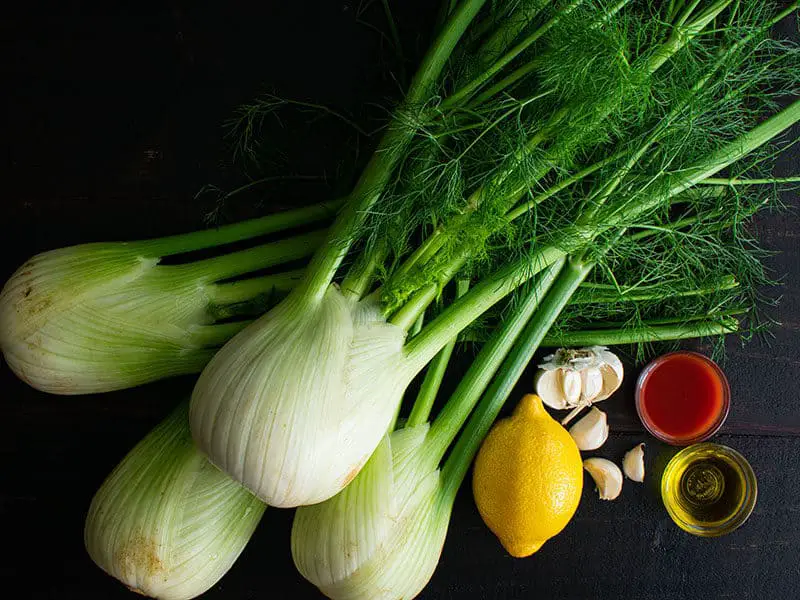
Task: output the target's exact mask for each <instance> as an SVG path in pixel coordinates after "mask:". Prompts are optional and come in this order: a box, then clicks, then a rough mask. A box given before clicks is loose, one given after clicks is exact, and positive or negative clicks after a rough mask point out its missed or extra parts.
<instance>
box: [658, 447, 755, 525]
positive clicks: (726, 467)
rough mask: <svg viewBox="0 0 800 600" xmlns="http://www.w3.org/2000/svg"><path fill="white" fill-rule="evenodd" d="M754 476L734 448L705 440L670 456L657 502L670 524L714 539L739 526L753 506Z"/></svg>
mask: <svg viewBox="0 0 800 600" xmlns="http://www.w3.org/2000/svg"><path fill="white" fill-rule="evenodd" d="M757 493H758V490H757V485H756V476H755V473H753V469H752V467H751V466H750V463H748V462H747V460H746V459H745V458H744V456H742V455H741V454H739V453H738V452H737V451H736V450H734V449H733V448H728V447H727V446H723V445H720V444H714V443H710V442H705V443H701V444H694V445H692V446H688V447H687V448H684V449H683V450H681V451H680V452H678V453H677V454H676V455H675V456H673V457H672V460H670V461H669V464H667V467H666V469H665V470H664V474H663V475H662V476H661V498H662V500H663V501H664V506H665V507H666V508H667V512H668V513H669V516H670V517H672V520H673V521H675V523H676V524H677V525H678V527H680V528H681V529H683V530H684V531H688V532H689V533H691V534H694V535H699V536H702V537H714V536H720V535H725V534H726V533H730V532H731V531H733V530H734V529H736V528H737V527H739V526H740V525H742V524H743V523H744V522H745V521H746V520H747V518H748V517H749V516H750V513H752V512H753V507H755V504H756V496H757Z"/></svg>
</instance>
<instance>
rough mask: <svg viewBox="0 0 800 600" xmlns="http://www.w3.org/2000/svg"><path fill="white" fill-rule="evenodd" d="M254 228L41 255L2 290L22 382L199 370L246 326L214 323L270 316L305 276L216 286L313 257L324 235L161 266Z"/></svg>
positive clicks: (2, 339) (1, 330)
mask: <svg viewBox="0 0 800 600" xmlns="http://www.w3.org/2000/svg"><path fill="white" fill-rule="evenodd" d="M270 218H271V219H273V220H274V218H275V217H274V216H272V217H270ZM267 222H269V221H267ZM248 223H250V222H244V223H242V224H238V225H234V226H230V228H229V229H224V228H223V229H220V230H216V231H211V232H205V231H201V232H196V233H194V234H186V235H183V236H175V237H173V238H163V239H162V240H153V241H144V242H132V243H124V242H112V243H92V244H83V245H79V246H73V247H69V248H62V249H58V250H52V251H49V252H44V253H42V254H38V255H36V256H34V257H32V258H31V259H29V260H28V261H27V262H25V263H24V264H23V265H22V266H21V267H20V268H19V269H18V270H17V271H16V272H15V273H14V274H13V275H12V276H11V278H10V279H9V280H8V282H6V284H5V286H4V287H3V289H2V292H0V350H2V352H3V355H4V356H5V359H6V361H7V362H8V365H9V366H10V367H11V369H12V371H14V373H15V374H16V375H17V376H18V377H19V378H20V379H22V380H23V381H25V382H27V383H28V384H30V385H31V386H33V387H35V388H36V389H39V390H42V391H45V392H50V393H53V394H90V393H97V392H106V391H112V390H118V389H123V388H128V387H133V386H136V385H140V384H143V383H147V382H150V381H154V380H157V379H161V378H164V377H170V376H174V375H182V374H186V373H195V372H197V371H200V370H201V369H202V368H203V366H204V365H205V364H206V363H207V362H208V361H209V359H210V358H211V356H212V355H213V354H214V351H215V348H217V347H219V346H220V345H221V344H222V343H224V342H225V341H226V340H227V339H229V338H230V337H231V336H233V335H234V334H235V333H236V332H238V331H240V330H241V329H242V328H243V327H244V326H245V325H246V324H247V323H246V322H228V323H219V324H215V322H216V321H217V320H219V319H223V318H227V317H229V316H234V315H238V314H245V315H246V314H248V313H249V312H254V311H255V312H258V311H263V306H261V305H263V303H264V300H265V299H268V297H269V296H270V295H271V294H272V293H273V292H281V291H285V290H287V289H288V288H289V287H291V285H293V283H294V281H295V280H296V279H297V278H298V273H296V272H287V273H282V274H278V275H272V276H266V277H260V278H253V279H250V280H244V281H238V282H232V283H217V281H219V280H222V279H226V278H230V277H233V276H236V275H240V274H244V273H248V272H250V271H252V270H255V269H258V268H262V267H265V266H269V265H273V264H280V263H281V262H284V261H287V260H293V259H296V258H300V257H302V256H305V255H308V254H310V253H311V252H312V251H313V250H314V248H315V247H316V244H317V242H318V240H319V237H320V235H319V234H318V233H312V234H306V235H302V236H298V237H296V238H291V239H288V240H282V241H279V242H274V243H272V244H266V245H264V246H258V247H255V248H251V249H248V250H243V251H239V252H233V253H230V254H228V255H223V256H217V257H213V258H209V259H205V260H201V261H195V262H193V263H186V264H180V265H162V264H159V263H160V261H161V258H162V256H164V255H168V254H174V253H177V252H182V251H186V249H187V248H188V249H196V248H197V246H198V244H193V243H192V240H193V239H200V240H201V241H203V242H204V245H208V240H207V238H208V237H211V236H214V235H218V237H219V238H221V239H223V241H225V236H226V235H228V237H231V236H230V234H229V232H230V231H231V230H234V232H235V231H236V229H237V228H240V227H241V226H242V225H247V224H248ZM263 229H266V228H263ZM218 232H219V233H218ZM193 236H202V237H199V238H198V237H194V238H193Z"/></svg>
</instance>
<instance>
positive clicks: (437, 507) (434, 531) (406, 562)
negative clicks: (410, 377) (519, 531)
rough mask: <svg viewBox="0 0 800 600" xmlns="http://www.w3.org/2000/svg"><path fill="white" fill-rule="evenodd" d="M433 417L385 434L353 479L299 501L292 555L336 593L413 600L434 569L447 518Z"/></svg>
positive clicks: (338, 597)
mask: <svg viewBox="0 0 800 600" xmlns="http://www.w3.org/2000/svg"><path fill="white" fill-rule="evenodd" d="M428 430H429V425H428V424H427V423H425V424H424V425H419V426H416V427H411V428H406V429H400V430H398V431H395V432H393V433H392V434H390V435H386V436H385V437H384V439H383V440H382V441H381V443H380V445H379V446H378V448H377V450H376V451H375V453H374V454H373V455H372V457H371V458H370V460H369V462H368V463H367V465H366V466H365V467H364V469H362V471H361V472H360V473H359V474H358V476H357V477H356V478H355V479H354V480H353V482H352V483H351V484H350V485H348V486H347V488H345V489H344V490H343V491H342V492H340V493H339V494H337V495H336V496H334V497H333V498H330V499H329V500H327V501H325V502H323V503H321V504H317V505H314V506H304V507H301V508H299V509H297V511H296V513H295V518H294V524H293V526H292V557H293V559H294V563H295V565H296V566H297V569H298V570H299V571H300V573H301V574H302V575H303V577H305V578H306V579H307V580H308V581H310V582H311V583H313V584H314V585H316V586H317V587H318V588H319V589H320V591H321V592H322V593H323V594H325V595H326V596H328V597H329V598H332V599H334V600H401V599H405V600H409V599H410V598H414V597H415V596H416V595H417V594H419V593H420V591H422V589H423V588H424V587H425V585H426V584H427V583H428V581H429V580H430V578H431V576H432V575H433V572H434V570H435V569H436V565H437V564H438V562H439V557H440V555H441V552H442V546H443V545H444V540H445V537H446V535H447V526H448V524H449V521H450V512H451V506H452V505H451V504H450V503H448V502H445V501H443V494H442V493H441V492H442V490H441V480H440V473H439V469H438V465H437V464H436V463H437V461H436V458H435V456H433V455H431V453H430V452H427V453H426V452H425V450H424V447H423V446H424V442H425V439H426V435H427V433H428Z"/></svg>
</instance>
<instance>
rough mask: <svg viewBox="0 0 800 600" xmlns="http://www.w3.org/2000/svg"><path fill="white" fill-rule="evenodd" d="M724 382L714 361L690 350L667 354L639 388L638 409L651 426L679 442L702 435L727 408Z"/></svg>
mask: <svg viewBox="0 0 800 600" xmlns="http://www.w3.org/2000/svg"><path fill="white" fill-rule="evenodd" d="M725 389H726V386H725V383H724V382H723V380H722V378H721V377H720V373H719V371H718V370H717V369H716V368H715V366H714V365H713V363H710V362H709V361H707V360H705V359H704V357H702V356H698V355H695V354H689V353H676V354H671V355H667V356H664V357H663V358H662V359H661V361H660V362H659V363H658V364H656V365H653V369H652V371H650V373H649V374H648V375H647V377H646V378H645V380H644V382H643V384H642V387H641V389H640V390H639V396H640V399H639V410H640V413H641V416H642V418H643V419H646V420H647V421H648V422H649V425H650V427H651V428H652V429H656V430H658V431H660V432H662V433H663V435H665V436H666V437H669V438H673V439H675V440H676V441H677V440H681V439H692V438H695V437H697V436H700V435H703V434H704V433H706V432H707V431H708V430H709V429H710V428H712V427H714V426H715V425H716V424H717V423H718V422H719V419H720V413H722V411H723V409H724V397H725Z"/></svg>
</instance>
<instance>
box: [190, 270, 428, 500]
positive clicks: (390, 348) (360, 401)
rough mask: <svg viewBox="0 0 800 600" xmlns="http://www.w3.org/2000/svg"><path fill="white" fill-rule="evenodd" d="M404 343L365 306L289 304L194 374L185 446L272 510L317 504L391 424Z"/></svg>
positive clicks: (402, 383) (330, 301)
mask: <svg viewBox="0 0 800 600" xmlns="http://www.w3.org/2000/svg"><path fill="white" fill-rule="evenodd" d="M404 340H405V331H404V330H403V329H402V328H400V327H397V326H395V325H391V324H389V323H387V322H386V321H385V319H384V318H383V317H382V316H381V313H380V310H379V305H378V303H377V301H376V300H375V299H373V298H367V299H364V300H361V301H355V300H352V299H350V298H347V297H345V296H344V295H343V294H342V293H341V292H340V291H339V289H338V287H336V286H335V285H331V286H329V287H328V289H327V291H326V292H325V293H324V295H323V296H322V298H321V299H320V300H319V301H316V302H306V301H304V299H303V298H302V297H296V296H295V294H292V295H290V296H289V297H288V298H286V299H285V300H284V301H283V302H281V303H280V304H279V305H278V306H276V307H275V308H273V309H272V310H271V311H269V312H268V313H267V314H266V315H264V316H263V317H261V318H260V319H258V320H257V321H256V322H254V323H253V324H251V325H249V326H248V327H247V328H246V329H245V330H243V331H242V332H241V333H239V334H238V335H236V336H235V337H234V338H233V339H232V340H231V341H229V342H228V343H227V344H226V345H225V346H224V347H223V348H222V350H220V351H219V352H218V353H217V354H216V355H215V356H214V358H213V359H212V360H211V362H210V363H209V364H208V366H207V367H206V368H205V369H204V370H203V373H202V374H201V376H200V379H199V380H198V382H197V384H196V386H195V389H194V392H193V394H192V402H191V409H190V415H189V420H190V423H191V428H192V435H193V436H194V439H195V441H196V442H197V444H198V446H199V447H200V448H201V449H202V450H203V451H204V452H205V453H206V454H207V455H208V457H209V459H210V460H211V461H212V462H213V463H214V464H216V465H217V466H219V467H220V468H222V469H223V470H225V471H226V472H227V473H228V474H229V475H231V476H232V477H233V478H235V479H237V480H238V481H240V482H241V483H242V484H243V485H244V486H245V487H247V488H249V489H250V490H252V491H253V493H254V494H256V495H257V496H258V497H259V498H261V499H262V500H263V501H264V502H266V503H267V504H269V505H271V506H279V507H292V506H301V505H306V504H314V503H316V502H321V501H323V500H326V499H327V498H330V497H331V496H333V495H335V494H336V493H337V492H338V491H339V490H341V489H342V488H344V487H345V486H346V485H347V484H348V483H349V482H350V481H351V480H352V479H353V478H354V477H355V476H356V474H357V473H358V472H359V470H360V469H361V467H362V466H363V465H364V463H366V461H367V459H369V456H370V455H371V454H372V452H373V451H374V449H375V447H376V446H377V445H378V443H379V442H380V439H381V437H382V436H383V435H384V433H385V432H386V431H387V429H388V428H389V425H390V424H391V422H392V420H393V418H394V415H395V412H396V409H397V406H398V404H399V402H400V398H401V395H402V393H403V390H404V389H405V387H406V385H408V382H409V381H410V379H411V378H412V377H413V374H414V372H413V369H411V368H410V367H409V362H408V360H406V358H405V355H404V353H403V343H404Z"/></svg>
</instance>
